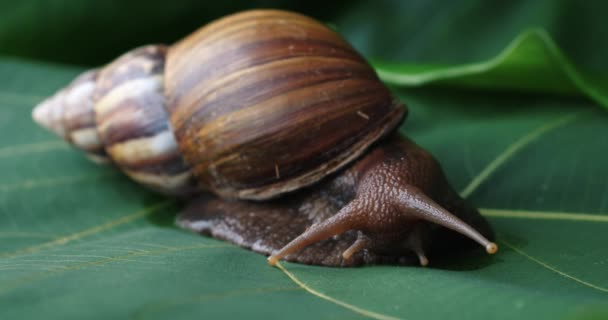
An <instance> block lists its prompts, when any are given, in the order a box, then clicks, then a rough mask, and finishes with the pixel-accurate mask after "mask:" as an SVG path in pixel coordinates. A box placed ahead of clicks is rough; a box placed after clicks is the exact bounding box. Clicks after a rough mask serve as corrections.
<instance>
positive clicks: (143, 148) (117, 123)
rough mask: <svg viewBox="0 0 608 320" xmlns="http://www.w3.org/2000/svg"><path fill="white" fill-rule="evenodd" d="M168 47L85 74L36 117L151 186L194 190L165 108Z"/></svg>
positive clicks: (138, 53) (145, 50)
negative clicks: (164, 69) (165, 68)
mask: <svg viewBox="0 0 608 320" xmlns="http://www.w3.org/2000/svg"><path fill="white" fill-rule="evenodd" d="M166 51H167V48H166V47H165V46H162V45H151V46H145V47H141V48H137V49H135V50H132V51H130V52H128V53H126V54H124V55H122V56H121V57H119V58H118V59H116V60H115V61H113V62H112V63H110V64H109V65H107V66H105V67H104V68H102V69H100V70H95V71H90V72H86V73H84V74H83V75H82V76H80V77H78V78H77V79H76V80H74V82H72V84H70V85H69V86H68V87H66V88H65V89H63V90H61V91H59V92H58V93H57V94H56V95H55V96H53V97H51V98H49V99H47V100H46V101H44V102H42V103H41V104H40V105H39V106H37V107H36V108H35V109H34V114H33V116H34V119H36V121H37V122H38V123H40V124H42V125H43V126H45V127H47V128H49V129H51V131H53V132H55V133H56V134H58V135H60V136H62V137H64V138H65V139H66V140H68V141H69V142H71V143H72V144H73V145H74V146H75V147H77V148H79V149H82V150H84V151H86V152H87V154H88V155H89V157H94V158H93V160H101V159H103V160H106V161H109V160H111V161H112V162H113V163H114V164H115V165H116V166H117V167H119V168H120V169H121V170H122V171H123V172H124V173H125V174H126V175H128V176H129V177H130V178H132V179H133V180H135V181H137V182H139V183H141V184H143V185H145V186H147V187H149V188H151V189H154V190H157V191H159V192H162V193H165V194H170V195H188V194H190V193H192V192H193V191H194V190H195V186H196V184H195V180H194V178H193V177H192V173H191V172H190V169H189V167H188V166H187V165H186V163H185V162H184V160H183V159H182V157H181V156H180V154H179V150H178V148H177V143H176V141H175V138H174V137H173V133H172V131H171V129H170V125H169V120H168V114H167V112H166V110H165V106H164V104H165V98H164V94H163V92H162V90H163V89H162V88H163V68H164V65H165V55H166ZM102 157H103V158H102ZM108 158H109V159H108Z"/></svg>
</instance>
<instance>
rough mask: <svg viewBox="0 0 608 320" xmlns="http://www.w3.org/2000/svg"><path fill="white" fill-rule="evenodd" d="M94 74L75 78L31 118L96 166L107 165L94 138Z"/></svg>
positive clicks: (36, 110) (36, 109) (43, 104)
mask: <svg viewBox="0 0 608 320" xmlns="http://www.w3.org/2000/svg"><path fill="white" fill-rule="evenodd" d="M97 75H98V70H96V69H95V70H90V71H87V72H84V73H83V74H81V75H80V76H78V77H77V78H76V79H74V81H72V83H70V84H69V85H68V86H67V87H66V88H64V89H62V90H60V91H59V92H57V93H56V94H55V95H53V96H52V97H50V98H48V99H46V100H45V101H43V102H41V103H40V104H39V105H38V106H37V107H36V108H35V109H34V111H33V112H32V117H33V118H34V120H35V121H36V122H37V123H38V124H40V125H41V126H43V127H45V128H47V129H49V130H50V131H52V132H53V133H55V134H57V135H58V136H60V137H62V138H64V139H65V140H67V141H68V142H70V143H71V144H72V145H74V146H75V147H76V148H78V149H81V150H83V151H84V152H85V153H86V155H87V157H88V158H89V159H91V160H92V161H94V162H96V163H107V162H109V161H110V159H109V158H108V157H107V155H106V153H105V150H104V146H103V144H102V143H101V140H100V138H99V135H98V134H97V129H96V124H95V112H94V110H93V108H94V100H93V93H94V91H95V86H96V81H97Z"/></svg>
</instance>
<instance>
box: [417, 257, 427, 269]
mask: <svg viewBox="0 0 608 320" xmlns="http://www.w3.org/2000/svg"><path fill="white" fill-rule="evenodd" d="M418 259H419V260H420V266H422V267H426V266H428V265H429V259H427V258H426V257H424V256H423V257H418Z"/></svg>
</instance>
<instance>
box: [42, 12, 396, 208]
mask: <svg viewBox="0 0 608 320" xmlns="http://www.w3.org/2000/svg"><path fill="white" fill-rule="evenodd" d="M165 54H166V56H165ZM165 61H166V62H165ZM95 75H96V85H95V88H94V90H92V91H88V92H87V95H84V94H83V95H82V101H83V103H82V104H81V105H80V108H81V109H82V112H83V113H86V114H88V115H91V112H90V109H91V107H93V106H94V118H95V123H96V128H97V136H96V137H95V138H96V139H97V141H100V142H101V144H102V145H103V148H104V149H105V153H107V155H108V156H109V157H110V158H111V159H112V161H113V162H114V163H115V164H116V165H117V166H118V167H119V168H120V169H121V170H123V172H125V173H126V174H127V175H129V176H130V177H131V178H133V179H134V180H136V181H138V182H140V183H142V184H144V185H147V186H149V187H151V188H153V189H156V190H160V191H162V192H165V193H169V194H187V193H188V192H192V189H193V185H194V184H195V183H194V182H193V179H192V175H194V176H195V177H196V181H197V182H196V185H198V187H199V188H201V189H204V190H210V191H212V192H213V193H215V194H218V195H220V196H222V197H230V198H240V199H267V198H271V197H275V196H277V195H279V194H282V193H285V192H288V191H292V190H296V189H298V188H301V187H303V186H307V185H310V184H313V183H315V182H317V181H319V180H320V179H322V178H323V177H325V176H327V175H328V174H331V173H332V172H335V171H336V170H338V169H340V168H342V167H344V166H345V165H346V164H348V163H350V162H352V161H353V160H354V159H355V158H357V157H359V156H360V155H361V154H363V152H365V150H366V149H368V148H369V146H370V145H372V144H373V143H374V142H375V141H377V140H378V139H380V138H381V137H382V136H384V135H386V134H387V133H388V132H390V131H392V130H393V129H394V128H395V127H396V126H397V125H398V124H399V123H400V121H401V120H402V119H403V117H404V113H405V109H404V107H403V105H401V104H400V103H399V102H397V100H395V99H393V97H392V95H391V93H390V92H389V90H388V89H387V88H386V87H385V86H384V85H383V84H382V83H381V82H380V81H379V80H378V77H377V76H376V74H375V72H374V70H373V69H372V68H371V67H370V66H369V65H368V64H367V63H366V62H365V60H364V59H363V58H362V57H361V56H360V55H359V54H358V53H357V52H356V51H355V50H354V49H353V48H352V47H351V46H350V45H349V44H348V43H346V42H345V41H344V40H343V39H342V38H341V37H340V36H339V35H338V34H336V33H335V32H334V31H332V30H331V29H329V28H327V27H326V26H324V25H322V24H320V23H318V22H317V21H315V20H313V19H310V18H308V17H305V16H302V15H299V14H295V13H289V12H284V11H275V10H259V11H250V12H245V13H241V14H236V15H233V16H228V17H226V18H223V19H220V20H218V21H215V22H213V23H210V24H209V25H206V26H204V27H202V28H201V29H200V30H198V31H196V32H195V33H193V34H192V35H190V36H189V37H187V38H185V39H184V40H182V41H180V42H178V43H177V44H175V45H173V46H172V47H171V48H169V49H168V53H167V49H166V48H165V47H164V46H147V47H143V48H138V49H135V50H133V51H132V52H129V53H127V54H125V55H123V56H121V57H119V58H118V59H117V60H116V61H114V62H113V63H111V64H109V65H108V66H106V67H105V68H103V69H102V70H101V71H99V72H98V74H95V73H91V74H90V75H89V76H88V77H87V79H89V80H91V81H89V82H87V85H89V86H90V85H91V83H92V79H94V77H95ZM81 81H82V80H78V79H77V80H76V82H75V83H74V84H72V85H71V86H69V87H68V88H66V89H64V90H63V91H61V92H59V93H58V94H57V95H56V96H55V97H53V98H51V99H50V100H49V102H45V103H43V106H48V109H52V111H48V110H44V111H42V110H41V109H47V108H44V107H42V106H41V107H40V108H38V109H37V111H35V113H34V118H35V119H38V121H39V122H41V123H42V124H43V125H45V126H47V127H50V128H52V129H53V131H55V132H62V131H66V132H69V130H71V127H69V126H66V125H65V124H67V123H71V122H72V117H71V116H70V113H67V112H65V110H67V109H66V104H65V103H62V102H63V100H62V99H60V97H62V96H65V95H71V94H72V91H74V88H79V87H80V86H81V85H79V83H80V82H81ZM91 101H92V102H91ZM165 102H166V104H165ZM74 105H77V104H74ZM62 109H64V110H63V111H62ZM85 109H86V111H85ZM37 113H38V116H37ZM41 113H44V114H45V115H48V114H52V115H54V116H53V117H48V116H40V114H41ZM62 117H63V118H62ZM167 117H169V118H170V124H169V122H167ZM40 119H44V120H40ZM93 133H94V132H91V136H94V134H93ZM73 134H74V133H72V132H70V133H68V134H67V135H68V136H69V135H73ZM60 135H61V136H66V134H65V133H61V134H60ZM68 140H69V139H68ZM69 141H71V142H73V141H72V140H69ZM175 141H177V144H176V143H175ZM73 144H74V145H75V146H77V147H81V145H80V144H77V143H74V142H73ZM178 148H179V150H180V151H181V152H180V153H179V154H178V152H177V149H178ZM85 150H87V149H85ZM99 151H101V150H98V149H95V152H98V153H100V152H99ZM180 154H181V157H180ZM182 157H183V159H182ZM186 164H188V165H186Z"/></svg>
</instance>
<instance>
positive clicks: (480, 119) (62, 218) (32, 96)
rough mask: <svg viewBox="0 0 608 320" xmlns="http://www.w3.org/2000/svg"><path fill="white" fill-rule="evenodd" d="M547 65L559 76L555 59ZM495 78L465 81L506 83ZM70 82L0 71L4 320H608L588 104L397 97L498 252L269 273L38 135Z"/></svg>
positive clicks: (57, 71) (38, 69)
mask: <svg viewBox="0 0 608 320" xmlns="http://www.w3.org/2000/svg"><path fill="white" fill-rule="evenodd" d="M514 56H519V57H524V56H525V55H517V52H515V53H514ZM527 57H528V58H529V57H531V56H527ZM505 61H507V62H509V61H511V60H509V59H505ZM557 62H559V61H557ZM503 63H505V62H504V61H503ZM543 65H544V66H545V67H546V68H547V70H549V71H548V72H552V73H551V74H552V75H553V74H559V70H557V68H559V67H560V64H559V63H557V64H556V63H555V61H553V62H552V63H550V64H543ZM449 68H453V67H449ZM449 68H448V70H449ZM500 68H501V67H500V65H499V66H497V67H496V68H495V69H492V68H490V69H488V70H486V72H484V73H477V74H471V75H463V76H464V77H473V78H474V77H486V78H487V79H490V80H491V79H500V81H502V82H506V83H508V81H506V80H505V79H506V78H501V77H502V75H503V73H502V72H497V71H496V70H499V69H500ZM505 68H506V67H505ZM522 70H524V71H522V73H521V75H522V76H523V77H524V78H525V77H526V76H527V73H526V72H525V68H524V69H522ZM79 71H82V70H80V69H71V68H64V67H56V66H49V65H43V64H32V63H25V62H23V61H18V60H6V59H5V60H1V61H0V74H2V75H3V77H2V78H1V79H0V132H1V133H2V134H0V164H1V166H2V168H3V170H2V171H0V238H1V239H2V241H0V270H1V271H2V272H1V273H0V318H2V319H30V318H40V317H44V318H45V319H69V318H74V319H82V318H87V319H90V318H100V319H107V318H128V317H132V318H145V319H149V318H169V317H171V318H195V317H201V316H204V317H208V318H212V319H213V318H222V317H224V318H225V317H234V318H259V319H267V318H278V317H281V318H285V317H289V318H295V319H310V318H331V319H335V318H348V319H350V318H366V317H371V318H376V319H393V318H400V319H442V318H450V319H451V318H464V319H488V318H492V319H514V318H518V319H519V318H522V319H523V318H527V319H536V318H541V319H558V318H565V319H585V318H587V317H601V316H602V315H605V314H606V313H607V312H608V307H606V306H607V304H606V302H607V301H608V271H607V270H608V269H607V268H606V264H607V263H608V260H607V259H608V258H607V257H608V247H607V246H606V245H605V244H606V243H607V242H608V233H607V232H606V230H607V227H608V214H607V213H608V185H607V184H606V177H607V176H608V166H606V162H607V160H608V149H607V148H606V139H605V137H607V136H608V126H607V125H606V124H607V123H608V115H607V114H606V112H605V111H604V110H601V109H599V108H597V107H596V106H595V105H594V104H593V103H591V102H589V101H586V100H582V99H576V98H563V97H559V98H558V97H555V96H547V95H529V94H519V93H513V92H511V93H509V94H505V93H497V92H487V91H462V90H460V91H459V90H437V89H422V90H411V89H408V90H398V91H396V94H397V95H399V96H400V97H401V98H402V99H403V100H404V101H406V102H407V104H408V106H409V107H410V109H411V113H410V117H409V119H408V120H407V122H406V123H405V124H404V126H403V127H402V128H401V131H402V132H403V133H404V134H407V135H409V136H411V137H413V138H414V139H415V140H416V141H417V142H418V143H419V144H421V145H423V146H424V147H426V148H428V149H429V150H430V151H431V152H432V153H433V154H435V155H436V157H437V158H438V159H439V161H440V162H441V164H442V165H443V167H444V169H445V171H446V173H447V175H448V178H449V180H450V181H451V183H452V184H453V185H454V186H455V187H456V188H457V189H458V190H461V192H462V193H463V194H464V195H466V196H468V197H469V198H470V200H471V201H472V202H473V203H475V204H476V205H478V206H479V207H481V208H482V212H483V213H484V214H486V215H487V216H488V218H489V219H490V221H491V223H492V225H493V226H494V227H495V229H496V231H497V233H498V244H499V246H500V251H499V253H498V254H497V255H495V256H487V255H486V254H484V253H483V252H482V251H481V250H476V251H471V252H467V253H462V254H458V255H454V256H449V257H445V258H443V259H440V260H435V261H431V267H430V268H420V267H393V266H375V267H366V268H355V269H332V268H322V267H312V266H305V265H297V264H289V263H284V264H283V265H282V268H280V269H277V268H271V267H268V266H267V264H266V262H265V259H264V257H262V256H260V255H257V254H255V253H252V252H249V251H247V250H244V249H240V248H237V247H235V246H232V245H230V244H227V243H224V242H221V241H216V240H213V239H209V238H205V237H200V236H198V235H194V234H190V233H188V232H184V231H182V230H179V229H177V228H175V227H174V226H173V225H172V224H171V223H170V222H171V219H172V215H173V214H175V213H176V212H178V210H179V205H178V204H176V203H174V202H172V201H171V200H167V199H165V198H162V197H160V196H158V195H155V194H153V193H150V192H147V191H146V190H144V189H143V188H141V187H140V186H137V185H136V184H134V183H132V182H130V181H129V180H128V179H126V178H125V177H123V176H121V175H119V174H117V173H115V171H114V170H113V169H112V168H110V167H98V166H95V165H93V164H91V163H89V162H88V161H87V160H86V159H85V158H84V157H83V156H82V155H81V154H79V153H78V152H76V151H74V150H72V149H70V148H68V147H66V145H65V144H63V143H59V142H58V141H57V140H56V138H54V137H52V136H51V135H50V134H48V133H46V132H45V131H44V130H42V129H40V128H37V127H36V126H35V125H34V124H33V123H32V121H31V120H30V112H31V109H32V107H33V105H35V104H36V103H37V102H38V101H40V100H41V99H42V97H44V96H47V95H49V94H51V93H52V92H53V91H54V90H56V89H57V88H58V87H60V86H61V85H63V84H65V83H67V82H68V81H69V80H70V79H71V78H72V77H73V76H74V75H76V74H77V73H78V72H79ZM436 71H437V72H440V71H441V69H436ZM503 71H505V72H506V69H504V70H503ZM562 71H563V70H562ZM567 76H568V74H566V76H565V78H560V79H562V80H568V78H567ZM495 77H496V78H495ZM455 79H457V78H452V79H448V78H446V79H445V81H456V80H455ZM481 79H483V78H481ZM469 80H470V78H469ZM570 80H571V79H570ZM437 81H443V80H439V79H438V80H437ZM476 81H480V80H479V78H478V79H477V80H476ZM496 81H498V80H496ZM560 81H561V80H560ZM571 85H572V83H571ZM566 87H567V86H561V84H560V85H559V86H557V85H556V86H553V85H551V86H547V88H550V89H556V88H557V89H559V90H558V92H559V93H561V92H562V91H560V90H564V88H566ZM547 88H542V90H540V91H538V92H546V91H545V89H547ZM568 88H570V89H569V90H572V91H571V93H573V92H577V91H576V90H580V89H581V88H578V87H576V86H574V85H572V86H570V87H568ZM532 91H534V92H537V90H536V88H535V89H534V90H532ZM564 92H565V91H564Z"/></svg>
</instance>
